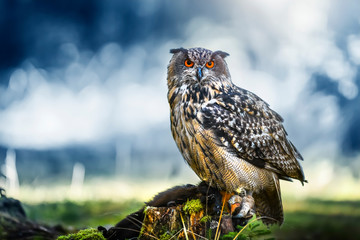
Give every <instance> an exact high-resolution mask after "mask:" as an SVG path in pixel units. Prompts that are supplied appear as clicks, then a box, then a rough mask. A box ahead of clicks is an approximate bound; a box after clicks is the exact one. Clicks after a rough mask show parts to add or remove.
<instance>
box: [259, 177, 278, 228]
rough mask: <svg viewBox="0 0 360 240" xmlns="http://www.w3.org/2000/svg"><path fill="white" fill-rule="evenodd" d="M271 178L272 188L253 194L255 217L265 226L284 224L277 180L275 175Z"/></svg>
mask: <svg viewBox="0 0 360 240" xmlns="http://www.w3.org/2000/svg"><path fill="white" fill-rule="evenodd" d="M271 174H272V175H273V176H272V178H273V180H274V184H271V185H272V187H268V188H265V189H263V190H262V191H260V192H254V193H253V197H254V200H255V208H256V215H257V217H261V220H262V222H263V223H264V224H266V225H272V224H278V225H280V226H281V225H282V223H283V222H284V212H283V207H282V201H281V192H280V183H279V178H278V177H277V175H276V174H275V173H271Z"/></svg>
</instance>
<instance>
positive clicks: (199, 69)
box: [196, 67, 203, 81]
mask: <svg viewBox="0 0 360 240" xmlns="http://www.w3.org/2000/svg"><path fill="white" fill-rule="evenodd" d="M202 76H203V74H202V68H200V67H199V68H197V71H196V77H197V79H198V80H199V81H200V80H201V78H202Z"/></svg>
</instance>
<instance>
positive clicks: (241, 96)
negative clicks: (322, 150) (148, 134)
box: [167, 48, 306, 225]
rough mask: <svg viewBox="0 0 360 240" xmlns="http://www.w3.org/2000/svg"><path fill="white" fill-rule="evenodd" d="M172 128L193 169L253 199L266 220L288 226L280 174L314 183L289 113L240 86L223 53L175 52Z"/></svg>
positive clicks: (203, 177) (219, 186) (170, 85)
mask: <svg viewBox="0 0 360 240" xmlns="http://www.w3.org/2000/svg"><path fill="white" fill-rule="evenodd" d="M170 53H172V54H173V56H172V58H171V60H170V63H169V65H168V75H167V85H168V101H169V105H170V120H171V131H172V135H173V137H174V140H175V142H176V144H177V146H178V148H179V150H180V152H181V154H182V156H183V157H184V159H185V160H186V162H187V163H188V164H189V165H190V167H191V168H192V169H193V171H195V173H196V174H197V175H198V176H199V178H200V179H201V180H203V181H205V182H207V183H208V184H209V185H211V186H213V187H216V188H217V189H219V190H220V191H226V192H228V193H233V194H239V193H242V194H244V193H245V195H246V196H249V197H252V198H253V200H255V211H256V215H257V216H262V217H263V218H262V221H263V222H264V223H266V224H279V225H281V224H282V223H283V220H284V217H283V208H282V201H281V193H280V184H279V179H283V180H288V181H292V179H298V180H300V181H301V183H302V184H303V183H304V182H306V180H305V177H304V173H303V170H302V168H301V165H300V163H299V160H303V158H302V156H301V154H300V153H299V152H298V150H297V149H296V148H295V146H294V145H293V144H292V143H291V142H290V140H289V139H288V138H287V133H286V131H285V129H284V126H283V125H282V122H283V119H282V117H281V116H280V115H279V114H278V113H276V112H275V111H273V110H272V109H271V108H270V107H269V104H267V103H266V102H265V101H264V100H262V99H261V98H260V97H258V96H257V95H255V94H254V93H252V92H250V91H248V90H245V89H242V88H240V87H238V86H236V85H235V84H233V83H232V81H231V77H230V73H229V69H228V67H227V63H226V62H225V57H227V56H228V55H229V54H228V53H225V52H223V51H215V52H213V51H210V50H207V49H204V48H190V49H184V48H178V49H171V50H170Z"/></svg>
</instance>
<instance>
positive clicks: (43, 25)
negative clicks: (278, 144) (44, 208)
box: [0, 0, 360, 203]
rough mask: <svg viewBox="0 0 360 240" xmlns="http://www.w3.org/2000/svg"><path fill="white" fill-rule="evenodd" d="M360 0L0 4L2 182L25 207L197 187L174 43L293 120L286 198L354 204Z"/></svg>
mask: <svg viewBox="0 0 360 240" xmlns="http://www.w3.org/2000/svg"><path fill="white" fill-rule="evenodd" d="M359 12H360V4H359V2H358V1H356V0H349V1H346V3H345V2H343V1H340V0H331V1H325V0H320V1H311V0H305V1H292V0H275V1H265V0H264V1H233V0H224V1H205V0H201V1H190V0H184V1H165V0H147V1H138V0H133V1H115V0H114V1H110V0H108V1H95V0H86V1H85V0H79V1H63V0H56V1H45V0H39V1H31V0H21V1H14V0H12V1H11V0H9V1H0V32H1V38H0V165H1V173H2V175H1V176H0V186H2V187H4V188H5V189H7V192H8V194H9V195H11V196H14V197H18V198H20V199H22V200H24V201H27V202H29V203H39V202H44V201H47V202H52V201H59V200H64V199H65V200H66V199H70V200H78V201H82V200H87V199H92V200H93V199H113V200H114V199H116V200H117V201H121V200H126V199H134V198H136V199H139V200H140V201H145V200H147V199H149V198H150V197H151V196H153V195H154V194H155V193H156V192H159V191H162V190H165V189H166V188H167V187H170V186H173V185H175V184H186V183H197V182H198V181H199V180H198V178H197V176H196V175H195V174H194V173H193V172H192V171H191V169H190V167H188V166H187V165H186V163H185V162H184V160H183V159H182V157H181V155H180V153H179V151H178V149H177V148H176V145H175V143H174V141H173V139H172V136H171V132H170V123H169V122H170V120H169V107H168V103H167V97H166V95H167V86H166V71H167V64H168V62H169V60H170V58H171V54H170V53H169V49H170V48H177V47H185V48H190V47H205V48H209V49H211V50H223V51H225V52H228V53H230V56H229V57H228V58H227V59H226V60H227V62H228V65H229V69H230V72H231V74H232V78H233V82H234V83H235V84H237V85H238V86H240V87H243V88H246V89H248V90H250V91H253V92H255V93H256V94H257V95H259V96H260V97H261V98H263V99H264V100H265V101H267V102H268V103H269V104H270V105H271V107H272V108H273V109H274V110H276V111H277V112H278V113H280V114H281V115H282V116H283V118H284V119H285V122H284V125H285V128H286V129H287V131H288V134H289V138H290V139H291V141H292V142H293V143H294V144H295V145H296V146H297V148H298V149H299V150H300V152H301V153H302V155H303V156H304V159H305V160H304V162H302V165H303V168H304V172H305V175H306V178H307V179H308V181H309V183H308V184H306V185H305V186H304V187H302V186H301V184H300V183H299V182H294V183H282V188H283V189H282V192H283V196H284V200H285V202H286V200H287V199H288V200H289V199H290V200H291V199H293V200H301V199H309V198H318V199H326V200H338V201H343V200H359V199H360V189H359V184H360V180H359V177H360V155H359V154H360V128H359V123H360V96H359V87H360V71H359V70H360V32H359V29H360V28H359V27H360V17H359Z"/></svg>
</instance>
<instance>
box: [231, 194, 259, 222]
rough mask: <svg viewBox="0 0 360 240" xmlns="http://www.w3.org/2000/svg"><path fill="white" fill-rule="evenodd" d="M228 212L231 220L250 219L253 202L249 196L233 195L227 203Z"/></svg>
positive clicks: (252, 212) (253, 212) (252, 213)
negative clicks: (228, 206) (231, 217)
mask: <svg viewBox="0 0 360 240" xmlns="http://www.w3.org/2000/svg"><path fill="white" fill-rule="evenodd" d="M228 203H229V205H230V211H231V215H232V216H233V218H245V219H250V218H251V217H252V216H253V215H254V214H255V211H254V209H253V208H254V206H255V201H254V198H253V197H252V196H251V195H246V196H244V197H240V196H239V195H233V196H232V197H231V198H230V199H229V201H228Z"/></svg>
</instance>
